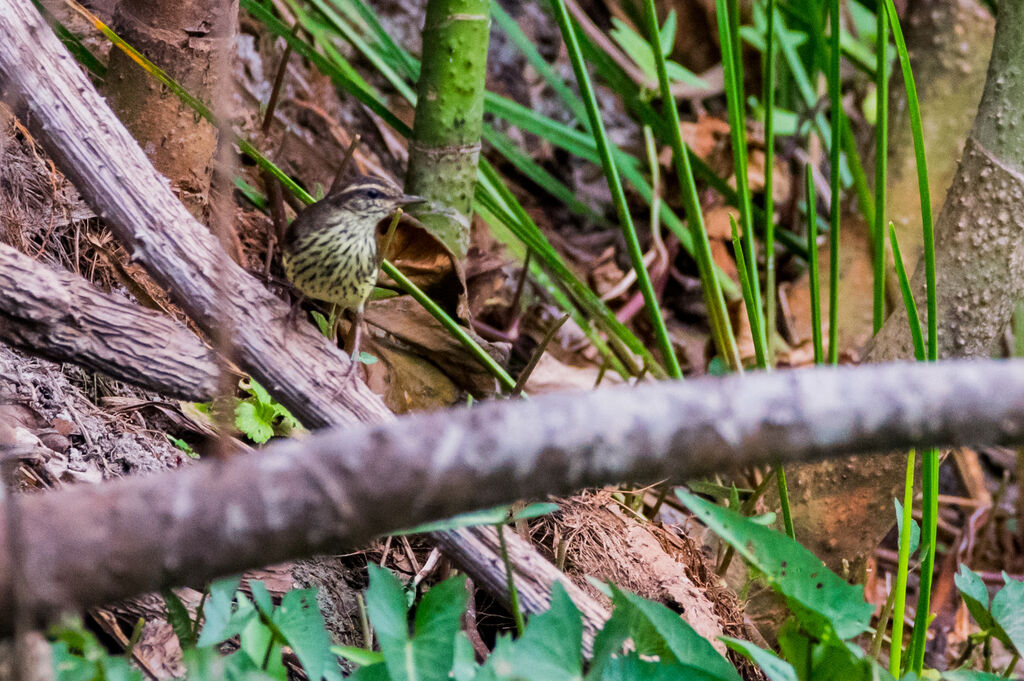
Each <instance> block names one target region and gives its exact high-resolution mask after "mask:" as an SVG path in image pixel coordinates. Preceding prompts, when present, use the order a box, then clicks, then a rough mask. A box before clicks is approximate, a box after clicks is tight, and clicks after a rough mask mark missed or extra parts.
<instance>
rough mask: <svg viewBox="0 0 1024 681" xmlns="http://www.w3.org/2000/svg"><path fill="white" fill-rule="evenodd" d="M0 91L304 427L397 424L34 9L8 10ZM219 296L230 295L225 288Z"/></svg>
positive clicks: (190, 309)
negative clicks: (150, 153) (242, 255)
mask: <svg viewBox="0 0 1024 681" xmlns="http://www.w3.org/2000/svg"><path fill="white" fill-rule="evenodd" d="M0 35H3V36H4V40H3V41H2V42H0V91H3V92H4V93H5V97H6V99H7V100H8V101H9V103H10V104H11V106H12V108H13V109H14V111H15V112H16V113H17V114H18V115H19V116H20V117H21V118H22V119H23V120H25V121H26V122H27V123H28V124H29V126H30V128H31V129H32V131H33V134H34V135H35V136H36V138H37V139H38V140H39V142H40V143H41V144H42V145H43V147H44V148H45V149H46V150H47V152H48V153H49V154H50V155H51V157H53V159H54V160H55V161H56V162H57V164H58V165H59V166H60V168H61V170H62V171H63V172H64V174H65V175H66V176H67V177H68V179H70V180H71V181H72V182H73V183H74V185H75V187H77V188H78V190H79V192H81V194H82V196H83V197H84V198H85V200H86V202H88V203H89V205H90V207H92V209H93V210H94V211H96V214H97V215H99V216H101V217H102V218H103V220H104V222H105V223H106V224H107V225H108V226H109V227H110V229H111V230H112V231H113V232H114V233H115V235H116V236H117V237H118V238H119V239H120V240H121V242H122V243H123V244H124V245H125V247H126V248H127V249H128V251H129V252H130V253H131V255H132V258H133V259H135V260H137V261H139V262H140V263H141V264H142V265H143V266H145V267H146V269H147V271H148V272H149V273H150V274H151V275H152V276H153V278H154V279H156V280H157V282H159V283H160V284H161V285H162V286H164V287H166V288H167V289H168V291H169V292H170V293H171V295H172V297H173V298H174V300H175V302H177V303H178V304H179V305H180V306H181V307H182V309H184V310H185V311H186V312H187V313H188V314H189V316H191V317H192V319H194V320H195V321H196V323H197V324H198V325H199V326H200V327H201V328H202V329H203V330H204V331H206V332H207V333H208V334H210V336H211V337H217V334H218V333H219V327H220V325H222V324H230V325H231V334H230V335H231V341H232V343H233V344H234V346H235V349H236V353H237V357H236V359H237V361H238V362H239V364H240V365H241V366H242V367H243V368H244V369H245V370H246V371H247V372H249V373H251V374H252V375H253V376H255V377H256V378H257V379H258V380H259V381H260V383H261V384H262V385H264V386H265V387H266V388H267V390H269V391H270V392H271V393H272V394H274V395H275V397H277V398H278V399H279V400H280V401H281V402H282V403H283V404H286V405H287V406H288V408H289V409H290V410H291V411H292V413H293V414H295V416H296V417H297V418H298V419H299V420H300V421H302V422H303V423H304V424H305V425H306V426H307V427H310V428H318V427H323V426H326V425H330V424H338V423H356V422H359V421H383V420H387V419H388V418H391V417H392V415H391V413H390V412H389V411H388V410H387V408H386V407H385V406H384V405H383V404H382V403H381V401H380V400H379V399H377V397H376V396H375V395H374V394H373V393H372V392H371V391H370V390H369V389H368V388H367V387H366V386H365V385H364V384H363V383H362V382H360V381H351V380H346V378H345V376H346V373H345V372H346V368H347V366H348V364H349V359H348V357H347V356H346V355H345V354H344V353H343V352H341V351H340V350H339V349H338V348H336V347H333V346H332V345H331V344H330V343H329V342H328V341H327V339H325V338H324V337H323V336H321V335H320V334H319V333H318V332H317V331H316V329H314V328H313V326H312V325H311V324H306V323H297V324H294V325H291V326H289V325H287V324H286V323H285V320H286V319H287V318H288V312H289V308H288V305H286V304H285V303H284V302H282V301H281V300H279V299H278V298H276V297H274V296H273V295H271V294H270V292H268V291H267V290H266V289H265V288H263V286H262V285H261V284H260V283H259V282H258V281H257V280H256V279H255V278H254V277H252V276H251V275H249V274H248V273H247V272H245V271H244V270H243V269H241V268H240V267H238V266H237V265H236V264H235V263H234V262H233V261H232V260H231V259H230V258H229V257H228V256H227V254H226V253H224V251H223V250H222V248H221V246H220V244H219V243H218V242H217V239H216V238H215V237H214V236H213V235H212V234H210V232H209V231H208V230H207V229H206V228H205V227H204V226H203V225H201V224H199V223H198V222H197V221H196V220H195V219H194V218H193V217H192V216H191V215H190V214H189V213H188V211H187V210H185V208H184V206H183V205H182V204H181V202H179V201H178V200H177V199H176V198H175V197H174V195H173V194H172V193H171V191H170V189H169V188H168V186H167V180H166V179H165V178H163V177H162V176H161V175H159V174H158V173H157V172H156V171H155V170H154V169H153V166H152V165H151V164H150V163H149V160H148V159H147V158H146V156H145V154H143V152H142V150H141V149H140V148H139V145H138V144H137V143H136V142H135V140H134V139H133V138H132V137H131V135H129V134H128V132H127V130H125V128H124V126H122V125H121V124H120V122H118V120H117V118H116V117H115V116H114V115H113V113H112V112H111V111H110V108H109V107H108V106H107V104H106V102H105V101H104V100H103V99H102V98H101V97H100V96H99V94H98V93H97V92H96V89H95V88H94V87H93V86H92V84H91V83H90V82H89V81H88V79H87V78H86V77H85V76H84V75H83V74H82V72H81V70H80V69H79V68H78V66H77V64H75V62H74V60H73V59H72V57H71V56H70V55H69V54H68V53H67V51H66V50H65V49H64V47H63V46H62V45H60V43H59V42H58V41H57V38H56V37H55V36H54V35H53V32H52V31H51V30H50V28H49V27H48V26H47V25H46V24H45V23H44V22H43V20H42V18H41V17H40V16H39V14H38V12H36V10H35V9H34V8H33V7H32V5H31V3H29V2H27V1H25V0H0ZM222 286H223V293H222V291H221V287H222Z"/></svg>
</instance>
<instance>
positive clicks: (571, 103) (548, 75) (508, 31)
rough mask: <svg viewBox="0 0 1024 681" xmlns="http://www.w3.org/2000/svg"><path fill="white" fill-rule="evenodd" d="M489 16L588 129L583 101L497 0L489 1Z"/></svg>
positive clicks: (588, 121) (588, 122)
mask: <svg viewBox="0 0 1024 681" xmlns="http://www.w3.org/2000/svg"><path fill="white" fill-rule="evenodd" d="M491 16H493V17H494V21H495V23H497V24H498V26H499V27H500V28H501V30H502V31H504V32H505V35H507V36H508V37H509V40H511V41H512V43H513V44H514V45H515V46H516V47H517V48H519V51H520V52H522V53H523V56H524V57H526V61H527V62H529V64H530V66H532V67H533V68H534V69H536V71H537V73H538V74H540V76H541V78H543V79H544V82H546V83H547V84H548V85H550V86H551V89H552V90H554V91H555V94H557V95H558V96H559V97H560V98H561V99H562V102H563V103H564V104H565V105H566V106H567V107H569V110H570V111H572V113H573V115H574V116H576V119H577V120H578V121H579V122H580V124H581V125H583V126H584V127H585V128H587V129H588V130H589V129H590V127H589V126H590V120H589V119H588V118H587V108H586V106H585V105H584V104H583V101H582V100H581V99H580V98H579V97H577V96H576V93H575V92H573V91H572V89H571V88H570V87H569V86H568V85H566V84H565V81H564V80H562V77H561V76H559V75H558V74H557V73H555V70H554V69H553V68H552V67H551V65H550V64H548V63H547V62H546V61H545V60H544V57H542V56H540V52H538V51H537V47H536V46H535V45H534V44H533V42H532V41H531V40H530V39H529V38H528V37H526V34H525V33H523V30H522V29H521V28H519V24H517V23H516V21H515V19H513V18H512V17H511V16H509V14H508V12H506V11H505V8H503V7H502V6H501V3H500V2H498V1H497V0H492V2H491Z"/></svg>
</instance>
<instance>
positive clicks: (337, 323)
mask: <svg viewBox="0 0 1024 681" xmlns="http://www.w3.org/2000/svg"><path fill="white" fill-rule="evenodd" d="M343 313H344V310H342V309H340V308H339V307H338V304H337V303H334V304H332V305H331V320H330V321H331V342H332V343H334V344H335V345H337V344H338V334H339V333H341V316H342V314H343Z"/></svg>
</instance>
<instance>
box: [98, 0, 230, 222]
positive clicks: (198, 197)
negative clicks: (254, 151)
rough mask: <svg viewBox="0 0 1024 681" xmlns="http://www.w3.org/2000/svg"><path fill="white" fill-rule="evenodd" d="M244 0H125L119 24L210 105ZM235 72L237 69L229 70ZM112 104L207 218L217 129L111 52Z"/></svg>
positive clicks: (118, 27)
mask: <svg viewBox="0 0 1024 681" xmlns="http://www.w3.org/2000/svg"><path fill="white" fill-rule="evenodd" d="M237 17H238V2H237V0H233V1H232V2H210V1H209V0H175V2H151V1H150V0H121V2H119V3H118V4H117V9H116V11H115V14H114V22H113V28H114V30H115V31H116V32H117V33H118V34H119V35H120V36H121V37H122V38H124V39H125V40H126V41H127V42H128V44H130V45H131V46H133V47H134V48H136V49H137V50H139V51H140V52H142V54H144V55H145V56H146V57H147V58H148V59H149V60H150V61H152V62H153V63H154V64H156V65H157V66H159V67H160V68H162V69H163V70H164V71H166V72H167V73H168V74H169V75H170V76H171V77H172V78H174V79H175V80H176V81H178V82H179V83H181V85H182V86H184V88H185V89H186V90H188V91H189V92H190V93H192V94H193V95H195V96H196V97H198V98H199V99H200V100H202V101H204V102H211V101H213V99H214V94H215V93H216V92H217V91H218V88H219V87H220V85H219V84H218V83H217V82H216V80H217V74H218V73H219V72H220V69H219V68H218V65H219V64H225V63H230V58H229V57H226V55H233V54H234V51H235V38H236V35H237V30H236V28H235V26H236V23H237ZM229 73H230V72H229ZM106 92H107V95H108V96H109V98H110V105H111V107H112V108H113V109H114V111H115V112H117V115H118V117H119V118H120V119H121V121H122V122H124V124H125V127H127V128H128V130H129V131H130V132H131V133H132V135H133V136H134V137H135V139H136V140H138V142H139V145H140V146H141V147H142V148H143V150H144V151H145V152H146V154H147V156H149V159H150V160H151V161H152V162H153V165H154V166H155V167H156V168H157V170H158V171H160V172H161V173H163V174H164V175H166V176H167V178H168V179H170V181H171V184H172V186H174V187H175V188H176V189H177V190H178V192H179V196H180V198H181V200H182V202H183V203H185V205H186V206H188V207H189V209H190V210H192V212H193V214H194V215H196V217H198V218H202V216H203V214H204V212H205V208H206V206H207V200H208V195H209V192H210V180H211V176H212V171H213V159H214V154H215V153H216V150H217V129H216V128H215V127H214V126H213V125H211V124H210V123H209V122H207V121H206V120H203V119H202V118H200V117H198V116H196V115H195V112H194V111H193V110H192V109H191V107H189V106H187V105H186V104H184V103H183V102H182V101H181V100H180V99H178V97H177V96H176V95H175V94H174V93H173V92H171V91H170V90H167V89H166V88H165V87H164V86H163V85H161V84H160V83H159V82H157V81H156V80H155V79H154V78H153V77H152V76H151V75H149V74H148V73H146V71H145V70H143V69H142V67H141V66H139V65H138V64H137V63H135V61H133V60H132V58H131V57H129V56H128V55H127V54H125V53H124V52H123V51H122V50H116V49H115V50H111V51H110V60H109V64H108V67H107V81H106Z"/></svg>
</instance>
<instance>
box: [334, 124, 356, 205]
mask: <svg viewBox="0 0 1024 681" xmlns="http://www.w3.org/2000/svg"><path fill="white" fill-rule="evenodd" d="M362 140H363V136H362V135H360V134H359V133H356V134H355V135H354V136H353V137H352V142H351V143H349V145H348V149H346V150H345V156H344V157H343V158H342V159H341V165H340V166H338V172H337V174H336V175H335V176H334V182H331V188H330V189H329V190H327V193H328V194H333V193H334V192H336V191H338V190H339V189H341V186H342V178H343V177H345V171H346V170H347V169H348V164H349V161H351V160H352V156H353V155H354V154H355V153H356V147H358V146H359V143H360V142H361V141H362Z"/></svg>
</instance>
